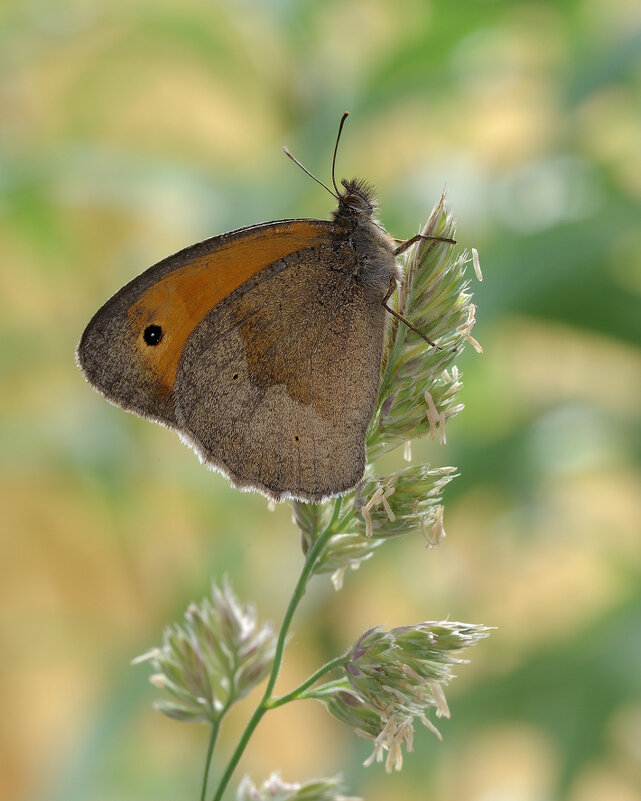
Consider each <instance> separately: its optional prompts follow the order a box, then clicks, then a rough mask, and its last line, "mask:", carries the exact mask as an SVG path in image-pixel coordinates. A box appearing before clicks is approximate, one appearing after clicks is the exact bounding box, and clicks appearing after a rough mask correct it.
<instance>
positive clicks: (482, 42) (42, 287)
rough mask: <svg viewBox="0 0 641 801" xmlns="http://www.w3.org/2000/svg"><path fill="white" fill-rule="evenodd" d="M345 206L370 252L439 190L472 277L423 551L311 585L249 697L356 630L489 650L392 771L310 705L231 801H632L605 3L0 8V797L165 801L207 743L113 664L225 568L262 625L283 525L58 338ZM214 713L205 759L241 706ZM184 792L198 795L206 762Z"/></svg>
mask: <svg viewBox="0 0 641 801" xmlns="http://www.w3.org/2000/svg"><path fill="white" fill-rule="evenodd" d="M346 108H348V109H349V110H350V111H351V117H350V119H349V121H348V124H347V127H346V130H345V133H344V137H343V142H342V145H341V152H340V154H339V166H338V173H339V175H341V176H345V177H348V178H350V177H352V176H353V175H356V176H361V177H364V178H366V179H368V180H371V181H372V182H373V183H374V184H375V185H376V186H377V188H378V190H379V198H380V201H381V206H382V210H381V218H382V221H383V222H384V223H385V225H386V226H387V228H388V229H389V230H390V231H391V232H392V233H393V235H394V236H397V237H407V236H409V235H411V234H412V233H414V232H415V230H416V228H417V226H418V224H419V223H420V222H422V221H424V220H425V219H426V217H427V215H428V213H429V211H430V209H431V208H432V205H433V204H434V202H435V201H436V200H437V199H438V196H439V194H440V192H441V189H442V187H443V186H444V184H447V189H448V198H449V205H450V208H451V209H452V210H453V212H454V213H455V215H456V217H457V219H458V239H459V242H460V245H461V246H462V247H466V248H468V249H469V248H471V247H472V246H476V247H477V248H478V250H479V251H480V254H481V263H482V265H483V268H484V274H485V281H484V282H483V284H477V283H475V285H474V292H475V298H476V302H477V304H478V314H477V318H478V325H477V327H476V329H475V335H476V336H477V338H478V339H479V340H480V341H481V342H482V344H483V346H484V348H485V354H484V355H483V356H478V355H476V354H475V353H474V352H473V351H472V350H471V349H468V350H469V352H467V353H465V354H464V355H463V357H462V358H461V360H460V363H459V367H460V368H461V369H462V370H463V372H464V381H465V386H464V389H463V393H462V400H463V401H464V402H465V404H466V407H467V408H466V410H465V412H464V413H463V414H461V415H460V416H459V417H458V418H457V419H456V420H455V421H453V422H452V423H451V424H449V428H448V439H449V441H448V444H447V446H446V447H445V448H440V446H438V445H437V444H433V443H431V442H424V443H422V444H421V445H415V448H414V454H415V459H423V460H429V461H431V462H433V463H434V464H454V465H457V466H458V467H459V469H460V472H461V476H460V478H458V479H457V480H456V481H455V482H453V484H452V485H451V486H450V488H449V489H448V491H447V494H446V513H445V519H446V528H447V531H448V535H449V536H448V538H447V539H446V540H445V541H444V543H443V544H442V545H441V547H440V548H438V549H436V550H434V551H426V550H425V549H424V547H423V543H422V542H421V541H420V540H418V539H416V538H413V539H409V540H407V541H399V542H393V543H389V544H388V545H386V546H385V547H384V548H383V549H382V550H379V551H378V552H377V553H376V555H375V557H374V559H373V560H372V561H371V562H369V563H368V564H367V565H365V566H364V567H363V568H362V569H361V570H360V571H359V572H358V573H357V574H350V575H348V576H347V577H346V585H345V588H344V589H343V591H342V592H340V593H335V592H334V591H333V590H332V588H331V586H330V584H329V582H328V581H323V580H316V583H315V584H314V586H313V589H312V592H311V593H310V594H309V596H308V597H307V598H306V600H305V603H304V605H303V607H302V608H301V612H300V615H299V616H298V618H297V619H296V621H295V624H294V631H295V637H294V639H293V640H292V642H291V644H290V646H289V649H288V656H287V660H286V664H285V669H284V671H283V674H282V678H281V682H280V684H279V688H280V689H281V690H285V689H286V688H288V687H289V688H291V687H292V686H294V682H297V681H299V680H302V679H303V678H304V677H305V676H306V675H308V673H309V672H311V670H313V669H315V668H316V667H317V666H318V665H319V664H321V662H322V661H324V660H325V659H326V658H328V657H329V656H332V655H334V654H335V653H337V652H339V651H340V650H342V649H343V648H345V647H347V646H348V645H349V644H351V642H352V641H353V640H354V639H355V638H356V636H358V634H359V633H360V632H361V631H362V630H363V629H365V628H367V627H369V626H371V625H376V624H379V623H388V624H390V625H399V624H402V623H409V622H416V621H418V620H423V619H434V618H442V617H446V616H450V617H451V618H453V619H462V620H465V621H471V622H478V623H485V624H487V625H493V626H497V627H498V629H497V631H496V632H494V633H493V635H492V637H491V638H490V639H489V640H487V641H485V642H483V643H482V644H481V645H479V646H478V647H477V648H476V649H474V650H473V651H471V652H469V656H470V657H471V658H472V663H471V664H470V665H468V666H463V667H461V668H460V670H459V671H458V672H459V675H460V678H459V679H458V680H457V681H456V682H455V683H454V684H453V685H452V687H451V689H450V692H449V700H450V706H451V708H452V715H453V717H452V720H451V721H449V722H448V721H446V722H444V723H443V724H442V726H441V730H442V732H443V734H444V737H445V740H444V742H443V743H439V742H438V741H437V740H436V739H435V738H434V737H433V736H432V735H430V734H429V733H428V732H427V731H426V730H425V731H420V732H417V737H416V743H415V753H414V754H413V755H411V756H410V757H408V758H407V759H406V761H405V766H404V768H403V772H402V773H401V774H395V775H392V776H386V775H385V774H384V772H383V769H382V768H381V766H374V767H371V768H368V769H364V768H362V767H361V763H362V761H363V759H364V758H365V757H366V756H367V755H368V754H369V751H370V745H369V743H367V742H365V741H362V740H359V739H357V738H356V737H354V736H352V735H351V733H350V732H349V731H348V730H346V729H344V728H343V727H342V726H341V725H340V724H338V723H337V722H336V721H334V720H333V719H331V718H329V716H328V715H327V714H326V713H325V712H324V710H323V709H322V708H321V707H320V706H319V705H317V704H313V703H311V702H307V703H300V704H294V705H291V708H283V709H280V710H277V711H275V712H273V713H271V714H270V715H269V716H268V717H267V718H266V719H265V720H264V721H263V722H262V723H261V725H260V728H259V730H258V731H257V734H256V737H255V740H254V741H253V742H252V745H251V747H250V748H249V750H248V752H247V754H246V757H245V759H244V761H243V763H242V766H241V768H240V770H239V772H238V775H237V777H236V779H239V778H240V775H242V773H243V772H247V771H248V772H250V774H251V776H252V778H253V779H254V780H255V781H257V782H258V781H263V780H264V779H265V778H266V777H267V775H268V773H269V772H271V771H272V770H275V769H278V770H281V772H282V776H283V778H284V779H285V780H287V781H295V780H303V779H306V778H309V777H312V776H315V775H333V774H335V773H337V772H339V771H342V772H343V774H344V776H345V778H346V780H347V782H348V784H349V786H350V790H351V791H352V792H353V793H354V794H358V795H362V796H364V798H365V799H367V801H383V800H384V799H385V800H386V799H389V798H394V799H395V801H410V800H411V801H414V800H415V799H417V798H434V799H439V801H459V799H465V800H466V801H542V800H545V799H568V800H569V801H597V799H599V801H602V799H607V801H633V799H636V800H637V801H638V799H639V798H640V797H641V581H640V579H641V536H640V535H641V531H640V529H641V526H640V521H641V482H640V480H639V479H640V475H639V461H640V450H641V449H640V444H641V437H640V404H639V398H640V396H641V354H640V351H639V344H640V337H639V329H640V326H639V319H640V315H639V301H640V298H639V295H640V293H641V267H640V257H639V254H640V253H641V226H640V223H641V214H640V205H641V204H640V203H639V201H640V199H641V6H640V5H639V3H638V0H573V1H572V2H570V1H568V2H541V1H539V2H491V1H490V0H486V1H485V2H483V1H482V0H477V1H475V2H470V1H469V0H466V1H464V0H458V2H445V1H444V0H432V1H431V2H430V1H429V0H428V1H427V2H421V0H396V1H395V2H393V3H392V2H383V0H355V1H354V2H352V1H351V0H326V1H325V2H311V1H310V2H304V0H301V1H300V2H294V0H274V2H259V0H241V1H240V2H225V0H212V1H211V2H209V3H205V2H195V0H165V1H164V2H152V0H133V1H132V0H128V1H127V2H124V0H114V2H110V3H100V2H98V1H97V0H66V1H65V0H62V1H61V2H49V1H48V0H15V1H14V2H11V0H5V2H4V3H3V4H2V6H1V7H0V260H1V264H2V273H1V275H2V278H1V281H2V289H1V294H0V302H1V303H2V309H1V312H0V327H1V330H2V338H1V343H2V344H1V353H2V367H1V369H2V392H1V395H0V404H1V408H2V424H1V426H2V427H1V437H2V441H1V449H0V459H1V481H2V483H1V486H0V504H1V505H0V509H1V513H0V519H1V521H2V523H1V528H2V555H1V558H0V593H1V606H0V626H1V635H2V667H1V671H2V681H0V708H1V709H2V730H1V734H0V737H1V742H2V756H1V763H0V796H2V797H3V798H11V799H20V800H21V801H22V799H30V800H31V799H37V801H62V800H63V799H64V801H81V800H82V801H86V799H92V801H102V800H103V799H105V800H106V799H109V800H110V801H125V799H154V801H160V800H161V799H175V798H184V799H190V798H191V799H193V798H196V797H198V792H199V785H200V777H201V770H202V763H203V758H204V752H205V748H206V739H207V731H206V729H205V728H204V727H198V726H187V725H185V724H179V723H175V722H172V721H170V720H168V719H165V718H163V717H162V716H161V715H159V714H158V713H156V712H154V711H152V709H151V701H152V700H153V698H154V695H155V691H154V689H153V688H152V687H151V686H150V685H149V684H148V683H147V674H148V671H147V669H146V668H145V667H144V666H138V667H135V668H134V667H130V666H129V664H128V663H129V660H130V659H131V658H132V657H134V656H136V655H137V654H139V653H141V652H143V651H144V650H146V649H147V648H148V647H150V646H151V645H154V644H156V643H158V642H159V641H160V636H161V631H162V628H163V626H164V625H165V624H166V623H168V622H170V621H172V620H174V619H176V618H178V617H180V616H181V615H182V613H183V610H184V608H185V607H186V605H187V603H188V602H189V600H190V599H192V598H193V599H199V598H201V597H202V596H203V595H204V594H206V592H207V591H208V587H209V583H210V580H211V579H212V577H216V578H218V579H220V578H221V577H222V575H223V574H224V573H225V572H227V573H228V574H229V575H230V576H231V578H232V581H233V583H234V586H235V588H236V590H237V592H238V593H239V595H240V596H241V597H242V598H245V599H247V600H250V599H251V600H253V601H255V602H256V604H257V606H258V609H259V612H260V615H261V617H262V618H263V619H265V618H269V619H273V620H278V619H279V618H280V616H281V614H282V611H283V609H284V606H285V604H286V601H287V599H288V597H289V592H290V590H291V587H292V586H293V584H294V581H295V577H296V575H297V572H298V569H299V566H300V563H301V558H300V554H299V547H298V538H297V534H296V531H295V529H294V527H293V525H292V524H291V520H290V511H289V508H288V507H287V505H283V506H280V507H279V508H277V509H276V511H275V512H273V513H267V511H266V503H265V501H264V499H262V498H261V497H260V496H257V495H252V494H240V493H238V492H235V491H233V490H232V489H230V488H229V487H228V485H227V483H226V481H225V480H224V479H223V478H221V477H220V476H218V475H215V474H213V473H210V472H208V471H206V470H205V469H204V468H202V467H201V466H200V465H199V463H198V461H197V459H196V458H195V456H194V455H193V454H192V453H191V452H190V451H189V450H188V449H186V448H184V447H183V446H182V445H181V444H180V443H179V441H178V438H177V437H176V436H175V434H173V433H171V432H169V431H166V430H163V429H161V428H159V427H158V426H153V425H151V424H149V423H147V422H143V421H141V420H138V419H136V418H134V417H133V416H131V415H127V414H125V413H124V412H122V411H120V410H119V409H116V408H114V407H112V406H109V405H108V404H107V403H106V402H105V401H104V400H103V399H102V398H100V397H99V396H98V395H97V394H95V393H94V392H92V391H91V389H90V388H89V387H88V386H87V385H86V384H85V383H84V381H83V379H82V377H81V375H80V373H79V372H78V370H77V369H76V367H75V364H74V358H73V352H74V347H75V345H76V342H77V340H78V338H79V336H80V334H81V332H82V330H83V328H84V326H85V324H86V323H87V321H88V320H89V318H90V316H91V315H92V314H93V312H94V311H95V310H96V309H97V308H98V306H99V305H101V304H102V303H103V302H104V301H105V300H106V298H107V297H108V296H109V295H110V294H112V293H113V292H114V291H115V290H116V289H118V288H119V287H120V286H121V285H122V284H123V283H124V282H126V281H127V280H129V279H130V278H131V277H133V276H134V275H136V274H137V273H139V272H140V271H141V270H142V269H143V268H145V267H147V266H149V265H150V264H152V263H154V262H156V261H158V260H159V259H161V258H163V257H164V256H166V255H168V254H170V253H173V252H175V251H176V250H178V249H180V248H182V247H184V246H186V245H188V244H191V243H192V242H195V241H198V240H200V239H203V238H205V237H208V236H210V235H212V234H215V233H220V232H222V231H225V230H229V229H231V228H234V227H238V226H242V225H248V224H251V223H255V222H259V221H262V220H269V219H278V218H285V217H301V216H302V217H304V216H310V217H314V216H317V217H324V218H326V217H327V216H328V214H329V213H330V211H331V208H332V201H331V198H329V197H328V195H327V193H325V192H324V191H323V190H322V189H321V188H320V187H318V186H317V185H316V184H314V183H313V182H312V181H311V180H309V179H308V178H307V177H306V176H305V175H303V174H302V173H301V172H300V170H298V169H297V168H296V167H295V166H294V165H292V164H291V163H290V162H289V161H287V159H285V157H284V156H283V154H282V152H281V146H282V145H283V144H287V145H288V146H289V147H290V149H291V150H292V151H293V152H294V153H295V154H296V155H297V156H298V157H299V158H300V159H301V160H302V161H303V162H304V163H305V165H306V166H307V167H309V168H310V169H311V170H313V171H314V172H316V173H317V174H319V176H320V177H321V178H324V179H327V177H328V174H329V165H330V158H331V150H332V147H333V144H334V137H335V131H336V127H337V124H338V120H339V117H340V114H341V113H342V112H343V110H344V109H346ZM252 700H255V699H249V703H248V704H243V705H241V706H240V707H239V708H238V709H237V710H236V712H235V713H234V714H233V715H232V716H231V718H230V720H229V724H228V726H227V727H226V729H225V731H224V733H223V737H222V742H221V748H223V749H228V748H229V747H230V745H231V743H232V742H233V741H234V740H235V738H236V737H237V735H238V732H239V730H240V728H241V726H242V725H243V723H244V720H245V718H246V715H247V712H248V709H249V706H250V704H251V701H252ZM217 767H218V766H217Z"/></svg>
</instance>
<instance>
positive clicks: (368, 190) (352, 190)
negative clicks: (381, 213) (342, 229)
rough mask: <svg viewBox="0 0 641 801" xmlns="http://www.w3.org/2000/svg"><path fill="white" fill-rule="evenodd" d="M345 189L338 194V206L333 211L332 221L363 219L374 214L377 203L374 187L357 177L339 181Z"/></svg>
mask: <svg viewBox="0 0 641 801" xmlns="http://www.w3.org/2000/svg"><path fill="white" fill-rule="evenodd" d="M341 186H342V187H343V189H344V190H345V191H344V192H339V194H338V207H337V208H336V210H335V211H334V221H335V222H337V223H341V222H347V221H348V220H351V221H352V222H354V221H365V220H369V219H371V217H372V216H373V215H374V213H375V211H376V209H377V204H376V200H375V197H374V189H373V188H372V187H371V186H370V185H369V184H367V183H365V182H364V181H360V180H357V179H354V180H351V181H346V180H342V181H341Z"/></svg>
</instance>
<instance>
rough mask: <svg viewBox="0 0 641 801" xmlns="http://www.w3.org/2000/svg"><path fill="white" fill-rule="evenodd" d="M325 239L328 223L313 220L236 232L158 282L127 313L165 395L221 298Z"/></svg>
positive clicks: (143, 352) (143, 357)
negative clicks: (150, 334)
mask: <svg viewBox="0 0 641 801" xmlns="http://www.w3.org/2000/svg"><path fill="white" fill-rule="evenodd" d="M326 236H327V223H323V224H322V225H321V224H318V223H316V222H315V221H312V220H299V221H295V222H284V223H282V224H280V225H274V226H269V227H266V228H260V229H258V230H256V231H252V230H249V231H247V232H239V233H238V234H237V235H236V236H233V237H230V238H229V239H227V240H224V241H223V242H221V244H220V245H219V246H218V248H217V249H216V250H213V251H212V252H211V253H208V254H207V255H206V256H201V257H200V258H198V259H195V260H194V261H191V262H189V263H188V264H185V265H183V266H182V267H177V268H176V269H175V270H172V271H171V272H170V273H169V274H168V275H166V276H165V277H164V278H162V279H160V280H159V281H158V282H157V283H155V284H154V285H153V286H152V287H150V288H149V289H148V290H147V292H145V293H144V295H142V297H141V298H140V300H139V301H138V302H137V303H135V304H134V305H133V306H132V307H131V308H130V309H129V312H128V316H129V320H130V321H131V324H132V326H133V328H134V331H135V332H136V336H137V343H138V349H139V352H140V355H141V358H142V360H143V361H144V363H145V364H146V365H147V366H148V367H149V368H150V369H151V370H152V371H153V372H154V373H155V375H156V376H157V378H158V380H159V382H160V383H161V384H162V386H163V388H164V389H165V391H168V392H169V391H171V389H172V387H173V385H174V381H175V379H176V371H177V369H178V362H179V361H180V357H181V355H182V352H183V349H184V347H185V343H186V342H187V339H188V338H189V335H190V334H191V332H192V331H193V330H194V328H195V327H196V326H197V325H198V323H199V322H200V321H201V320H202V319H203V317H204V316H205V315H206V314H207V313H208V312H209V311H211V309H213V308H214V306H216V304H217V303H219V302H220V301H221V300H223V299H224V298H226V297H227V296H228V295H229V294H231V293H232V292H233V291H234V290H235V289H236V288H237V287H239V286H240V285H241V284H243V283H244V282H245V281H247V280H248V279H249V278H251V277H252V276H253V275H256V273H258V272H260V271H261V270H262V269H264V268H265V267H267V266H269V265H270V264H272V263H273V262H275V261H278V260H279V259H282V258H284V257H285V256H288V255H289V254H291V253H295V252H296V251H297V250H302V249H303V248H308V247H312V246H313V245H314V244H316V243H318V242H319V241H320V240H321V238H323V237H326ZM152 323H153V324H155V325H159V326H161V328H162V330H163V337H162V339H161V341H160V343H159V344H158V345H155V346H149V345H147V344H145V342H144V341H143V338H142V333H143V331H144V330H145V328H146V327H147V326H148V325H151V324H152Z"/></svg>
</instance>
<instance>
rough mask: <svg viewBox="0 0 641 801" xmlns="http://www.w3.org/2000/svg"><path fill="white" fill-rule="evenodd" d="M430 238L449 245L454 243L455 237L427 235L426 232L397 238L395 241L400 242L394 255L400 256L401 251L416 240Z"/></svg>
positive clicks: (403, 251)
mask: <svg viewBox="0 0 641 801" xmlns="http://www.w3.org/2000/svg"><path fill="white" fill-rule="evenodd" d="M426 239H427V240H431V241H432V242H447V243H448V244H450V245H455V244H456V239H450V238H449V237H448V236H427V235H426V234H416V235H415V236H413V237H411V238H410V239H406V240H402V239H397V240H396V241H397V242H400V244H399V246H398V247H397V248H396V250H395V251H394V255H395V256H400V255H401V253H405V251H406V250H407V249H408V248H411V247H412V245H413V244H415V243H416V242H420V241H421V240H426Z"/></svg>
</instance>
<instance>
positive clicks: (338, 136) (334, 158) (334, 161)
mask: <svg viewBox="0 0 641 801" xmlns="http://www.w3.org/2000/svg"><path fill="white" fill-rule="evenodd" d="M348 117H349V111H346V112H345V113H344V114H343V116H342V117H341V121H340V123H339V125H338V134H337V135H336V144H335V145H334V156H333V158H332V183H333V184H334V189H335V190H336V196H337V197H338V195H340V192H339V191H338V187H337V186H336V178H335V177H334V173H335V172H336V154H337V153H338V143H339V142H340V140H341V133H342V132H343V125H345V120H346V119H347V118H348Z"/></svg>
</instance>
